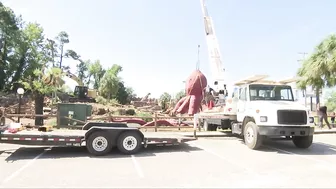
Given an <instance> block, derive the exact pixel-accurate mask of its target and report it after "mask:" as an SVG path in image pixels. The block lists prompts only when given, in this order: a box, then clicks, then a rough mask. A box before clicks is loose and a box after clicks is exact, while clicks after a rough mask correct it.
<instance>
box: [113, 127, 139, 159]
mask: <svg viewBox="0 0 336 189" xmlns="http://www.w3.org/2000/svg"><path fill="white" fill-rule="evenodd" d="M117 147H118V150H119V151H120V152H122V153H123V154H135V153H137V152H138V151H139V150H140V149H141V147H142V137H141V136H140V135H139V134H138V133H136V132H134V131H130V132H129V131H128V132H123V133H122V134H121V135H120V136H119V137H118V141H117Z"/></svg>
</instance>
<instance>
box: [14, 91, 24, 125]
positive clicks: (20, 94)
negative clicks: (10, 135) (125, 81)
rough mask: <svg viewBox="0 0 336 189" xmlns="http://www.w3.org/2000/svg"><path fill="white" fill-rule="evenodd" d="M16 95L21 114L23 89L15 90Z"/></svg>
mask: <svg viewBox="0 0 336 189" xmlns="http://www.w3.org/2000/svg"><path fill="white" fill-rule="evenodd" d="M16 92H17V94H18V95H19V112H18V113H19V114H20V113H21V98H22V95H23V93H24V89H23V88H18V89H17V90H16ZM18 123H20V116H18Z"/></svg>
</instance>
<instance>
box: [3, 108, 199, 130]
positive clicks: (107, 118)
mask: <svg viewBox="0 0 336 189" xmlns="http://www.w3.org/2000/svg"><path fill="white" fill-rule="evenodd" d="M13 117H20V118H34V117H43V118H45V119H47V118H57V120H60V118H61V117H60V115H59V114H56V115H55V114H45V115H41V114H8V113H6V112H4V111H2V112H1V111H0V120H5V118H9V119H11V120H12V121H15V120H13ZM62 118H65V119H68V120H72V121H76V122H79V123H82V124H85V123H86V122H84V121H82V120H77V119H74V118H70V117H66V116H63V117H62ZM123 119H142V120H144V119H152V120H153V123H154V125H153V126H140V127H139V128H140V129H154V131H155V132H157V131H158V129H159V128H165V129H178V130H181V129H190V128H193V117H192V116H181V117H178V116H175V117H165V116H158V114H156V113H155V114H154V116H146V117H144V116H143V117H141V116H115V115H108V116H100V117H97V118H95V117H89V118H88V121H95V120H97V121H104V122H110V121H111V120H115V122H122V120H123ZM171 119H174V120H181V119H183V120H189V121H178V122H177V125H174V126H167V125H159V124H158V122H159V120H171ZM186 122H189V123H192V124H188V126H183V125H181V123H186ZM0 125H5V123H2V124H0ZM56 127H57V128H81V127H82V126H68V125H59V121H57V126H56Z"/></svg>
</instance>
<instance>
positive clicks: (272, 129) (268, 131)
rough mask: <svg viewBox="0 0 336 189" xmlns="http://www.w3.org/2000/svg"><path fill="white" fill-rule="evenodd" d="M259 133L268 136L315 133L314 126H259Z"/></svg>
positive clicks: (308, 134)
mask: <svg viewBox="0 0 336 189" xmlns="http://www.w3.org/2000/svg"><path fill="white" fill-rule="evenodd" d="M259 134H260V135H266V136H310V135H314V127H310V126H303V127H298V126H259Z"/></svg>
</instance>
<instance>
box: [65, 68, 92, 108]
mask: <svg viewBox="0 0 336 189" xmlns="http://www.w3.org/2000/svg"><path fill="white" fill-rule="evenodd" d="M66 76H67V77H69V78H70V79H72V80H74V81H76V82H77V83H78V86H76V87H75V90H74V97H71V98H70V99H69V101H70V102H96V100H95V99H96V98H97V96H98V91H97V90H96V89H89V88H88V87H87V86H84V84H83V82H82V81H81V80H80V79H79V78H78V77H77V76H76V75H74V74H72V73H70V72H67V73H66Z"/></svg>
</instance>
